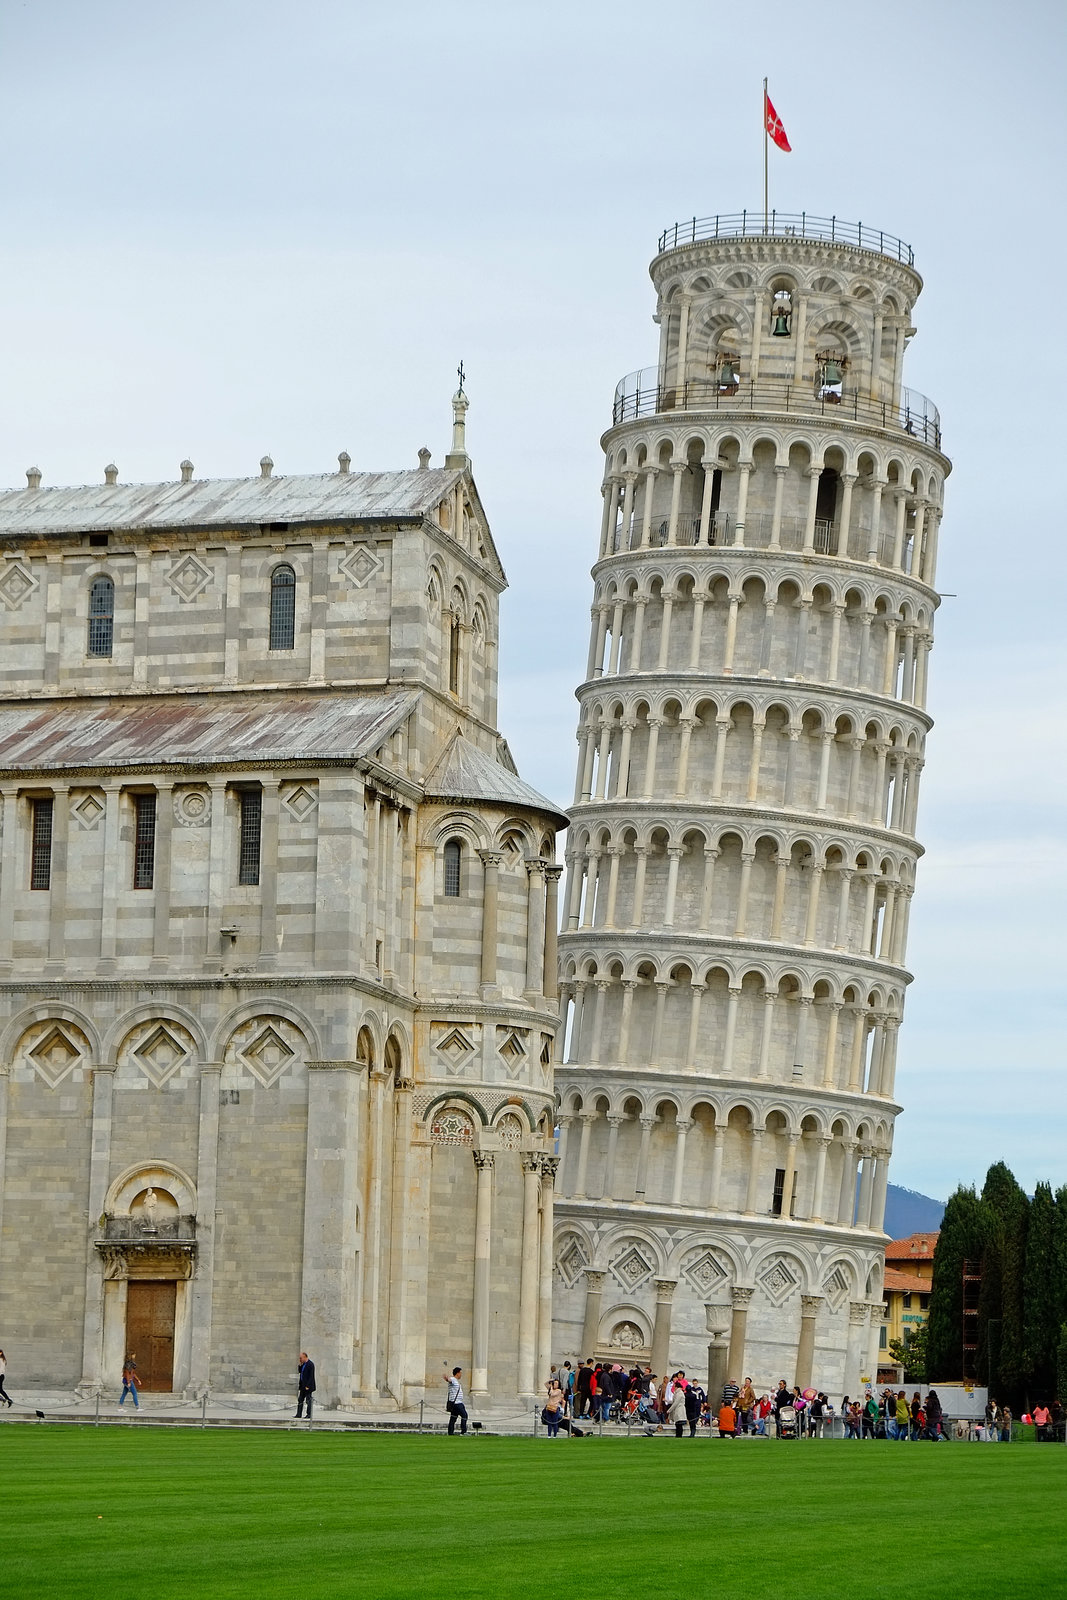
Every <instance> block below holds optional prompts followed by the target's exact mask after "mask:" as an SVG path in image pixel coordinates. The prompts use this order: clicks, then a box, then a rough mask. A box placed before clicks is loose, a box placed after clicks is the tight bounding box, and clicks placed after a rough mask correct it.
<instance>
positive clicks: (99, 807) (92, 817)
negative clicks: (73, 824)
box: [70, 789, 104, 831]
mask: <svg viewBox="0 0 1067 1600" xmlns="http://www.w3.org/2000/svg"><path fill="white" fill-rule="evenodd" d="M70 809H71V812H72V814H73V816H74V818H75V820H76V821H77V823H78V825H79V827H82V828H85V829H86V831H89V830H90V829H92V828H95V827H96V825H97V823H98V822H99V821H100V818H101V817H102V816H103V815H104V801H103V798H102V797H101V796H100V795H99V794H98V793H97V792H96V791H95V790H93V789H90V790H89V792H88V793H87V794H83V795H80V796H79V797H78V798H77V799H74V800H72V801H71V803H70Z"/></svg>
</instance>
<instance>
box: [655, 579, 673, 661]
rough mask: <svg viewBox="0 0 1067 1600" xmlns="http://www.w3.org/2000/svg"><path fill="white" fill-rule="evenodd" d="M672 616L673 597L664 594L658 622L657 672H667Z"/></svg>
mask: <svg viewBox="0 0 1067 1600" xmlns="http://www.w3.org/2000/svg"><path fill="white" fill-rule="evenodd" d="M673 614H674V596H673V594H665V595H664V596H663V616H662V620H661V622H660V633H659V656H658V658H657V661H656V668H657V671H659V672H666V670H667V662H668V659H669V657H670V653H671V618H672V616H673Z"/></svg>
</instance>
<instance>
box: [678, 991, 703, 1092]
mask: <svg viewBox="0 0 1067 1600" xmlns="http://www.w3.org/2000/svg"><path fill="white" fill-rule="evenodd" d="M706 987H707V985H706V984H703V983H693V984H690V1001H689V1038H688V1040H687V1041H686V1047H685V1061H684V1063H683V1065H684V1066H685V1067H686V1069H687V1070H688V1071H689V1072H695V1071H696V1063H697V1052H698V1050H699V1048H700V1002H701V1001H702V1000H703V998H704V992H705V989H706Z"/></svg>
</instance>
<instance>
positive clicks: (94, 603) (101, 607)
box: [88, 577, 115, 656]
mask: <svg viewBox="0 0 1067 1600" xmlns="http://www.w3.org/2000/svg"><path fill="white" fill-rule="evenodd" d="M114 637H115V585H114V583H113V582H112V581H111V579H110V578H107V577H101V578H94V579H93V582H92V587H91V588H90V590H89V647H88V648H89V654H90V655H91V656H109V655H110V654H111V645H112V641H113V640H114Z"/></svg>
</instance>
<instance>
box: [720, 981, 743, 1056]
mask: <svg viewBox="0 0 1067 1600" xmlns="http://www.w3.org/2000/svg"><path fill="white" fill-rule="evenodd" d="M740 999H741V989H740V987H739V986H737V987H735V985H734V984H731V985H730V998H729V1000H728V1001H727V1002H726V1030H725V1032H726V1037H725V1039H724V1041H723V1051H722V1075H723V1077H724V1078H728V1077H729V1076H730V1074H731V1072H732V1071H733V1068H734V1040H735V1038H736V1036H737V1007H738V1003H739V1002H740Z"/></svg>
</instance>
